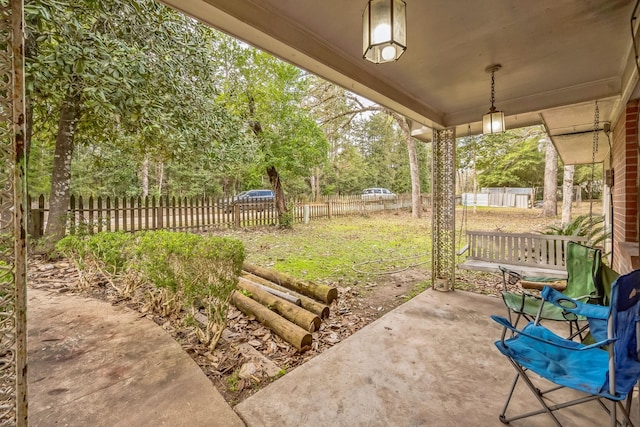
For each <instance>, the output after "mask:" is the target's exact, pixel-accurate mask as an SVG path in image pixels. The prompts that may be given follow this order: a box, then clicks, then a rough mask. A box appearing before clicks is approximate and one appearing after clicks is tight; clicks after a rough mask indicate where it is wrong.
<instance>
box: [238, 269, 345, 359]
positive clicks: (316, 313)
mask: <svg viewBox="0 0 640 427" xmlns="http://www.w3.org/2000/svg"><path fill="white" fill-rule="evenodd" d="M238 288H239V290H240V291H239V292H238V291H236V292H234V294H233V296H232V299H231V302H232V303H233V305H235V306H236V307H237V308H238V309H239V310H240V311H242V312H243V313H244V314H246V315H251V316H253V317H255V318H256V320H258V321H259V322H260V323H262V324H263V325H265V326H266V327H268V328H269V329H271V330H272V331H273V332H275V333H276V334H278V335H279V336H280V337H281V338H282V339H284V340H285V341H287V342H288V343H290V344H291V345H293V346H294V347H296V348H297V349H298V350H301V351H304V350H306V349H308V348H309V347H310V346H311V339H312V336H311V333H312V332H315V331H317V330H318V328H319V327H320V324H321V322H322V320H323V319H326V318H328V317H329V304H331V302H332V301H333V300H334V299H335V298H336V297H337V296H338V290H337V289H336V288H335V287H331V286H327V285H322V284H315V283H311V282H307V281H303V280H298V279H295V278H293V277H291V276H288V275H286V274H283V273H279V272H276V271H273V270H270V269H267V268H262V267H259V266H256V265H253V264H249V263H246V262H245V263H244V264H243V272H242V274H241V276H240V278H239V283H238Z"/></svg>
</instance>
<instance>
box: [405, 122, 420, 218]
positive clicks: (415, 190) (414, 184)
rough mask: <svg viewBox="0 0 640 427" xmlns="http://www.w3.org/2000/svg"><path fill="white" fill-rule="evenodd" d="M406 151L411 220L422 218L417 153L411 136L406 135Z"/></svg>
mask: <svg viewBox="0 0 640 427" xmlns="http://www.w3.org/2000/svg"><path fill="white" fill-rule="evenodd" d="M407 151H408V152H409V169H410V171H411V216H412V217H413V218H422V204H421V203H420V169H419V167H418V153H416V142H415V140H414V139H413V138H412V137H411V134H407Z"/></svg>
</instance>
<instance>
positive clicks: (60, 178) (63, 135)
mask: <svg viewBox="0 0 640 427" xmlns="http://www.w3.org/2000/svg"><path fill="white" fill-rule="evenodd" d="M79 118H80V96H79V95H77V94H67V97H66V99H65V100H64V102H63V104H62V108H61V110H60V121H59V123H58V136H57V138H56V149H55V153H54V156H53V173H52V174H51V194H50V196H49V218H48V220H47V229H46V231H45V233H44V234H45V237H46V238H47V243H48V245H50V246H53V245H54V244H55V243H56V242H57V241H58V240H60V239H62V238H63V237H64V235H65V232H66V224H67V208H68V206H69V197H70V196H69V187H70V185H71V158H72V156H73V148H74V144H73V139H74V135H75V131H76V124H77V123H78V120H79Z"/></svg>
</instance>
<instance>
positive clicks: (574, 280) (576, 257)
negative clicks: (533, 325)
mask: <svg viewBox="0 0 640 427" xmlns="http://www.w3.org/2000/svg"><path fill="white" fill-rule="evenodd" d="M565 260H566V262H565V264H566V267H567V280H566V287H565V288H564V290H563V291H562V293H563V294H564V295H566V296H568V297H570V298H572V299H575V300H578V301H581V302H591V303H596V304H603V303H604V301H603V299H602V296H603V293H604V291H603V285H602V277H601V275H602V252H601V251H600V249H595V248H591V247H588V246H584V245H581V244H579V243H575V242H568V243H567V249H566V254H565ZM500 270H501V271H502V276H503V291H502V299H503V300H504V303H505V305H506V307H507V314H508V318H509V321H510V322H511V323H512V324H513V325H514V326H517V325H518V322H519V321H520V319H521V318H524V319H525V320H528V321H531V320H533V319H534V318H535V317H536V315H538V311H539V309H540V306H541V304H542V300H541V298H540V296H539V295H536V294H534V293H533V292H529V291H527V290H526V289H522V290H521V291H520V292H513V291H509V287H508V286H507V285H514V284H516V283H517V282H518V281H521V282H523V281H528V282H538V283H544V282H555V281H557V280H558V279H557V278H538V277H536V278H533V277H524V276H521V275H520V274H518V273H516V272H514V271H511V270H508V269H506V268H504V267H500ZM513 315H515V320H514V319H513V317H512V316H513ZM540 319H543V320H556V321H567V322H569V337H571V338H573V337H575V336H578V335H579V336H580V338H581V339H582V338H583V336H582V332H583V331H584V329H585V327H580V325H579V323H578V322H579V321H580V320H584V318H581V317H580V316H577V315H575V314H574V313H571V312H568V311H566V310H563V309H562V308H561V307H556V306H554V305H551V304H547V305H545V306H544V307H543V309H542V312H540Z"/></svg>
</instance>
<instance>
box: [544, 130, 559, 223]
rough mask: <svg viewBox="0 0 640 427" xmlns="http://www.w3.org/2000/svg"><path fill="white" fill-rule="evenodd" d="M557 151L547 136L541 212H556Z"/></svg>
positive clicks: (547, 213) (548, 214) (552, 213)
mask: <svg viewBox="0 0 640 427" xmlns="http://www.w3.org/2000/svg"><path fill="white" fill-rule="evenodd" d="M557 192H558V152H557V151H556V148H555V147H554V146H553V143H552V142H551V140H550V139H548V138H547V144H546V155H545V168H544V201H543V204H542V214H543V215H544V216H547V217H549V216H556V215H557V214H558V212H557V209H558V200H557V195H556V194H557Z"/></svg>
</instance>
